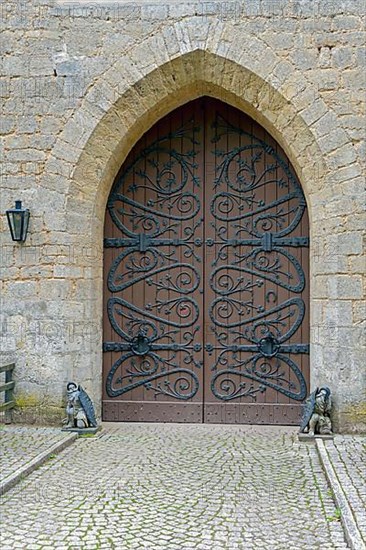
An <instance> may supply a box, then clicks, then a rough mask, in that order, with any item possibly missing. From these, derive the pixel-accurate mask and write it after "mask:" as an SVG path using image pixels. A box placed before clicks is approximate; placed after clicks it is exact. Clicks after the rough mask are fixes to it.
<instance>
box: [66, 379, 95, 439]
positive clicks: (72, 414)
mask: <svg viewBox="0 0 366 550" xmlns="http://www.w3.org/2000/svg"><path fill="white" fill-rule="evenodd" d="M66 414H67V418H65V420H64V424H66V426H65V429H69V430H72V429H74V430H75V429H76V428H79V429H83V428H96V427H97V425H98V424H97V420H96V418H95V411H94V407H93V403H92V400H91V399H90V397H89V395H88V394H87V393H86V391H85V390H83V388H82V387H81V386H78V385H77V384H75V382H69V383H68V384H67V405H66Z"/></svg>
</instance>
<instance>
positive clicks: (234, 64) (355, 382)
mask: <svg viewBox="0 0 366 550" xmlns="http://www.w3.org/2000/svg"><path fill="white" fill-rule="evenodd" d="M364 8H365V6H364V1H363V0H333V1H328V0H326V1H320V0H319V1H316V0H315V1H313V0H294V1H291V0H250V1H248V2H237V1H227V2H215V1H213V2H205V1H202V2H194V1H187V2H184V3H182V2H176V1H171V2H165V1H156V2H150V1H149V0H141V1H138V2H123V1H119V2H117V1H116V2H114V1H104V2H100V1H94V2H86V1H79V2H66V1H63V0H62V1H61V0H59V1H58V2H55V1H51V0H41V1H38V0H32V1H28V0H27V1H23V0H22V1H19V2H17V1H7V2H3V3H2V4H1V7H0V20H1V25H2V27H3V35H2V44H1V48H2V52H1V57H2V71H1V77H0V98H1V109H2V118H1V128H0V130H1V146H0V147H1V156H2V159H3V162H2V166H1V176H0V178H1V179H0V191H1V196H0V223H1V234H0V238H1V241H0V254H1V267H0V274H1V303H0V305H1V314H0V350H1V355H0V357H1V359H0V360H1V362H7V361H10V360H15V361H16V363H17V368H16V378H17V399H18V403H19V405H20V410H21V411H23V413H22V415H23V416H22V418H23V419H26V420H29V419H31V418H37V419H38V420H43V421H48V420H50V419H55V418H58V417H59V416H60V414H62V404H63V399H64V394H65V384H66V382H67V381H68V380H70V379H76V380H78V381H80V382H82V383H83V385H84V386H85V387H86V388H87V390H88V391H89V392H90V394H91V395H92V396H93V398H94V399H95V400H96V403H97V405H98V404H99V403H100V395H101V360H102V354H101V342H102V324H101V319H102V242H103V241H102V239H103V221H104V211H105V205H106V200H107V197H108V193H109V190H110V188H111V185H112V183H113V179H114V177H115V175H116V172H117V171H118V168H119V167H120V165H121V163H122V162H123V160H124V159H125V157H126V155H127V154H128V152H129V150H130V149H131V147H132V146H133V144H134V143H135V142H136V140H137V139H138V138H139V137H140V136H141V135H142V134H143V133H144V132H145V131H146V130H147V129H148V128H149V127H150V126H151V125H152V124H154V123H155V122H156V121H157V120H158V119H159V118H161V117H162V116H164V115H165V114H166V113H168V112H169V111H170V110H172V109H174V108H175V107H178V106H179V105H181V104H183V103H184V102H186V101H189V100H191V99H194V98H195V97H198V96H200V95H212V96H214V97H217V98H219V99H222V100H223V101H227V102H228V103H230V104H232V105H234V106H236V107H238V108H240V109H243V110H244V111H245V112H247V113H248V114H249V115H250V116H252V117H253V118H254V119H256V120H257V121H258V122H259V123H260V124H262V125H263V126H264V127H265V128H266V129H267V130H268V131H269V132H270V133H272V135H273V136H274V137H275V138H276V139H277V141H278V142H279V143H280V144H281V146H282V147H283V148H284V150H285V151H286V153H287V155H288V156H289V158H290V160H291V162H292V164H293V166H294V167H295V169H296V171H297V174H298V176H299V179H300V181H301V183H302V185H303V188H304V192H305V195H306V198H307V202H308V207H309V215H310V231H311V265H310V272H311V289H310V293H311V372H312V375H311V376H312V385H313V387H315V386H316V385H319V384H326V385H329V386H330V387H331V388H332V390H333V392H334V397H335V407H336V414H335V421H336V424H337V426H338V428H339V429H341V430H343V431H346V430H361V429H362V426H365V418H366V406H365V386H366V383H365V350H364V345H365V341H364V326H363V323H364V319H365V302H364V301H363V298H364V296H363V279H362V277H363V275H364V269H365V259H364V256H363V252H362V233H363V230H364V226H365V218H364V204H365V197H364V158H365V141H364V137H365V118H364V97H365V88H366V83H365V74H366V71H365V35H364V11H365V10H364ZM16 199H21V200H22V201H23V204H24V206H26V207H28V208H29V209H30V211H31V222H30V233H29V236H28V239H27V242H26V243H25V244H23V245H18V244H14V243H12V241H11V239H10V235H9V232H8V230H7V224H6V219H5V210H6V209H7V208H9V207H12V206H13V204H14V201H15V200H16Z"/></svg>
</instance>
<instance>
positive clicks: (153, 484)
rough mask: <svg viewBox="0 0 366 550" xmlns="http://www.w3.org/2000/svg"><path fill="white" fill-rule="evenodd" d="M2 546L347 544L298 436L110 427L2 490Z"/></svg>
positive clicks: (264, 430) (156, 549) (265, 430)
mask: <svg viewBox="0 0 366 550" xmlns="http://www.w3.org/2000/svg"><path fill="white" fill-rule="evenodd" d="M0 512H1V518H2V525H3V529H2V539H1V543H2V544H1V548H2V550H7V549H13V548H24V549H41V548H42V549H50V550H51V549H65V550H66V549H79V548H80V549H93V550H95V549H99V548H100V549H104V548H105V549H110V548H112V549H114V548H115V549H118V550H119V549H120V550H124V549H126V550H127V549H139V550H140V549H145V548H146V549H149V550H160V549H161V550H163V549H168V550H191V549H192V550H193V549H194V550H196V549H197V550H198V549H201V550H224V549H228V550H236V549H241V550H250V549H252V548H253V549H255V548H259V549H264V550H265V549H268V550H276V549H286V550H306V549H309V550H310V549H312V550H313V549H314V548H321V549H322V550H327V549H342V548H343V549H344V548H347V545H346V543H345V542H344V536H343V531H342V526H341V524H340V522H339V521H338V518H337V514H336V510H335V507H334V504H333V501H332V498H331V494H330V491H329V489H328V487H327V484H326V481H325V477H324V474H323V472H322V470H321V466H320V462H319V459H318V455H317V452H316V448H315V446H314V445H308V444H299V443H298V441H297V437H296V430H295V429H290V428H275V427H271V428H269V427H251V426H217V425H197V424H196V425H187V424H186V425H184V424H180V425H177V424H174V425H173V424H159V425H158V424H119V425H117V424H112V425H111V424H108V425H105V426H104V430H103V432H102V433H101V435H99V436H97V437H94V438H81V439H79V440H77V441H76V442H75V443H74V444H73V445H72V446H71V447H69V448H68V449H67V450H65V451H63V452H62V453H60V454H59V455H58V456H57V457H56V458H53V459H52V460H49V461H48V462H47V463H45V464H44V465H43V466H41V467H40V468H38V469H37V470H36V471H34V472H33V473H32V474H31V475H30V476H29V477H28V478H26V479H24V480H23V481H22V482H21V483H20V484H19V485H17V486H16V487H15V488H14V489H12V490H10V491H9V492H8V493H6V494H5V495H4V497H3V499H2V505H1V510H0Z"/></svg>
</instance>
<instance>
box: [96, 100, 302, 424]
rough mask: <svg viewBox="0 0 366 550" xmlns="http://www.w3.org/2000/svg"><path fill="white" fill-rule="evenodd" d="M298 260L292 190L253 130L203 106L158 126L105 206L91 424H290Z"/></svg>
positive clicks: (285, 166)
mask: <svg viewBox="0 0 366 550" xmlns="http://www.w3.org/2000/svg"><path fill="white" fill-rule="evenodd" d="M308 250H309V237H308V217H307V211H306V203H305V199H304V195H303V192H302V190H301V186H300V183H299V181H298V179H297V177H296V174H295V172H294V170H293V168H292V167H291V165H290V163H289V160H288V159H287V157H286V155H285V154H284V152H283V150H282V149H281V148H280V147H279V145H278V144H277V143H276V141H275V140H274V139H273V138H272V137H271V136H270V135H269V134H268V133H267V132H266V131H265V130H264V129H263V128H262V127H261V126H259V125H258V124H257V123H255V122H254V121H253V120H252V119H251V118H249V117H248V116H246V115H245V114H243V113H242V112H240V111H238V110H236V109H234V108H232V107H230V106H228V105H226V104H224V103H222V102H220V101H217V100H214V99H211V98H200V99H197V100H195V101H192V102H190V103H188V104H186V105H184V106H183V107H180V108H179V109H177V110H175V111H173V112H172V113H170V114H169V115H168V116H166V117H165V118H164V119H162V120H161V121H159V122H158V123H157V124H156V125H155V126H154V127H153V128H151V130H149V131H148V132H147V133H146V134H145V135H144V136H143V137H142V138H141V139H140V141H139V142H138V143H137V144H136V146H135V147H134V148H133V149H132V151H131V153H130V155H129V157H128V158H127V160H126V162H125V163H124V165H123V166H122V168H121V170H120V173H119V174H118V177H117V178H116V181H115V184H114V186H113V188H112V191H111V193H110V197H109V200H108V204H107V211H106V220H105V239H104V344H103V351H104V354H103V357H104V364H103V419H104V420H106V421H151V422H159V421H162V422H213V423H221V422H225V423H251V424H253V423H254V424H259V423H261V424H271V423H275V424H296V423H298V421H299V416H300V413H301V403H302V402H303V400H304V399H305V398H306V396H307V393H308V387H309V385H308V384H309V343H308V341H309V308H308V303H309V286H308V262H309V260H308Z"/></svg>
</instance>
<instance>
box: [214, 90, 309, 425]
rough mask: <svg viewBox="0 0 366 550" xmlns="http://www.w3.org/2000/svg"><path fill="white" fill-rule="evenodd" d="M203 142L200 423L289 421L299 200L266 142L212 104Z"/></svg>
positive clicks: (301, 348)
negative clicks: (206, 272)
mask: <svg viewBox="0 0 366 550" xmlns="http://www.w3.org/2000/svg"><path fill="white" fill-rule="evenodd" d="M207 111H208V106H207V105H206V113H207ZM205 144H206V165H205V168H206V172H205V184H206V185H205V188H206V189H207V192H206V213H207V217H206V220H205V231H206V240H205V242H206V246H207V245H210V246H211V247H212V248H211V249H212V250H214V255H213V256H212V254H211V258H210V262H207V261H206V269H208V266H211V273H210V276H208V277H206V278H205V280H206V288H205V297H206V298H207V306H206V313H208V315H209V317H210V321H211V327H210V328H209V329H208V332H207V333H206V338H205V351H206V356H205V369H206V370H205V372H206V379H205V421H207V422H230V423H233V422H239V423H242V422H249V423H252V422H254V423H277V422H279V423H296V422H297V421H298V419H299V415H300V412H301V405H300V404H301V402H302V401H303V399H304V398H305V397H306V394H307V380H308V368H307V360H306V359H304V357H308V355H307V354H308V351H309V346H308V329H307V330H306V329H305V328H304V319H305V311H306V309H307V302H305V300H304V298H305V299H306V300H307V294H306V292H307V291H306V292H305V286H306V279H305V273H304V269H303V267H302V265H305V262H306V259H305V262H304V259H303V252H302V250H303V248H305V249H306V248H307V247H308V229H307V224H306V221H307V218H306V210H305V208H306V205H305V199H304V197H303V193H302V190H301V187H300V185H299V183H298V181H297V179H296V176H295V174H294V172H293V170H292V168H291V167H290V165H289V163H288V160H287V159H286V156H285V155H284V153H283V151H282V150H280V148H279V146H278V145H277V144H276V142H275V141H274V140H273V139H272V138H271V137H270V136H269V135H268V134H266V132H265V131H264V130H263V128H261V127H259V126H258V125H257V124H255V123H254V122H253V121H252V120H251V119H249V118H248V117H246V116H245V115H242V114H238V112H237V111H235V110H233V109H231V108H228V107H227V106H224V105H222V104H220V103H219V102H216V101H214V100H211V101H210V109H209V115H208V116H206V141H205ZM208 232H209V234H208ZM206 327H207V324H206ZM208 364H211V369H210V370H211V375H210V376H209V377H208V376H207V372H208V369H207V365H208ZM275 405H276V408H274V406H275Z"/></svg>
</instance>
